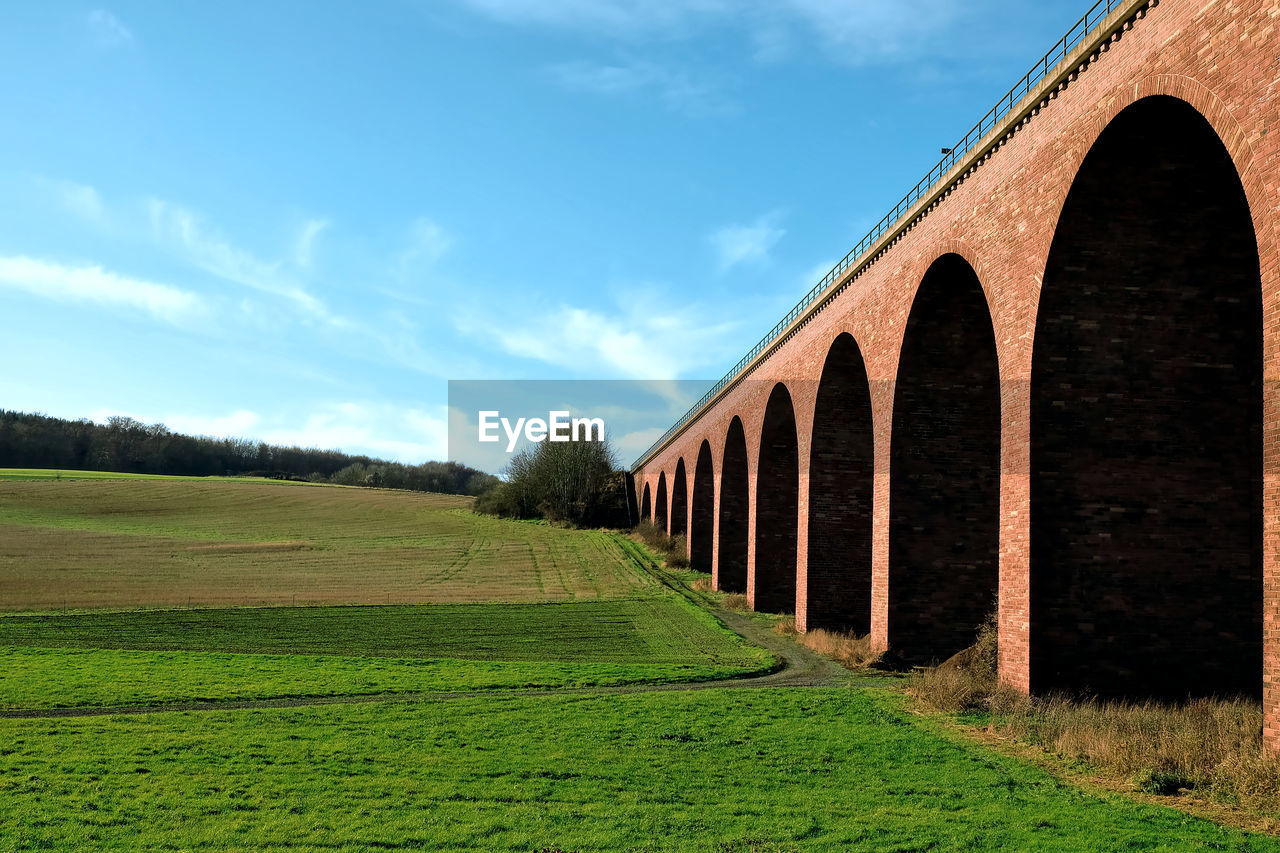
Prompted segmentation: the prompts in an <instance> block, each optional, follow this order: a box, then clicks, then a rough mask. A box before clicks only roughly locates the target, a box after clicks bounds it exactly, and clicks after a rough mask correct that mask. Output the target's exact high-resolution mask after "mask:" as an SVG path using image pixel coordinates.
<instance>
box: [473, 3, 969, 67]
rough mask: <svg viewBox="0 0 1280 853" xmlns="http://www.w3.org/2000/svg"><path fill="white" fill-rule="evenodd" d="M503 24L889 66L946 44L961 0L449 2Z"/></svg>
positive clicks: (762, 55) (961, 10) (774, 56)
mask: <svg viewBox="0 0 1280 853" xmlns="http://www.w3.org/2000/svg"><path fill="white" fill-rule="evenodd" d="M454 2H455V3H457V4H459V5H461V6H463V7H465V8H467V9H469V10H471V11H472V12H475V13H477V14H480V15H483V16H485V17H488V18H490V19H491V20H494V21H498V22H501V23H504V24H508V25H514V26H531V27H541V28H547V29H557V30H562V31H567V32H574V33H579V34H582V35H586V36H591V37H596V38H608V39H615V40H623V41H626V42H628V43H631V44H635V43H637V42H640V41H644V40H654V39H672V38H688V37H692V36H694V35H697V34H699V33H701V32H703V31H705V30H709V29H713V28H714V29H720V30H727V31H736V32H737V33H738V34H740V35H741V37H742V38H743V40H744V41H745V42H746V43H747V44H749V45H750V46H751V50H750V51H749V52H748V53H749V55H753V56H755V57H756V58H757V59H762V60H769V61H777V60H780V59H784V58H786V57H788V56H791V55H795V54H803V55H805V56H809V55H812V54H813V49H814V48H815V47H817V48H819V49H821V51H822V55H825V56H826V57H827V58H828V59H830V60H832V61H834V62H837V63H840V64H847V65H861V64H868V63H876V62H893V61H901V60H904V59H908V58H912V57H916V56H921V55H926V54H928V53H930V52H933V51H935V50H937V49H939V48H945V47H947V45H946V44H943V43H941V42H940V40H939V39H938V36H939V35H940V34H941V33H944V32H945V31H947V30H948V28H949V27H950V25H951V24H953V23H954V22H955V21H956V19H957V18H959V17H960V15H961V14H962V13H963V14H974V11H975V10H973V9H970V8H968V7H963V6H962V4H961V3H959V2H958V0H916V2H912V3H904V2H902V0H454Z"/></svg>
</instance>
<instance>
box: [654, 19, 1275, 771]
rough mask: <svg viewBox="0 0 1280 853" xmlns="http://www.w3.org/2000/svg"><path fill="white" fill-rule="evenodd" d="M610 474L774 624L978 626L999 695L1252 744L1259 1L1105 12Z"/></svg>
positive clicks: (1259, 501) (1268, 287)
mask: <svg viewBox="0 0 1280 853" xmlns="http://www.w3.org/2000/svg"><path fill="white" fill-rule="evenodd" d="M1110 6H1112V7H1115V8H1114V9H1113V10H1112V11H1110V12H1106V8H1104V12H1106V14H1105V16H1104V17H1103V18H1102V20H1101V23H1100V24H1099V25H1098V26H1097V27H1094V28H1092V29H1091V30H1090V31H1089V33H1088V35H1087V36H1086V37H1084V38H1083V39H1082V40H1081V41H1079V42H1078V43H1076V44H1074V45H1072V46H1070V48H1069V49H1068V50H1067V51H1066V54H1065V58H1063V59H1062V61H1061V62H1059V63H1057V64H1056V66H1053V67H1051V68H1050V69H1049V71H1048V73H1047V74H1046V75H1045V77H1044V78H1043V79H1042V80H1041V81H1039V82H1038V83H1037V84H1035V85H1034V86H1032V87H1031V88H1030V89H1029V91H1028V92H1027V94H1026V96H1025V97H1022V98H1021V99H1019V100H1018V101H1017V103H1016V105H1015V106H1014V107H1013V108H1012V109H1011V110H1010V111H1009V112H1008V114H1007V115H1006V116H1004V117H1003V118H1002V119H1001V121H1000V122H998V123H997V125H996V126H995V127H994V128H993V129H992V130H991V131H990V132H988V133H986V134H984V135H983V136H982V138H981V141H980V142H978V143H977V144H976V145H975V146H973V147H972V148H971V149H970V150H968V151H967V152H965V154H964V156H963V157H962V158H961V159H959V160H957V161H956V163H955V165H954V166H953V167H952V168H950V170H949V171H947V172H946V173H945V174H944V175H943V176H942V178H941V180H939V181H938V182H937V183H935V184H933V185H932V188H931V189H930V190H929V192H928V193H927V194H926V195H924V197H922V198H921V199H920V200H919V201H918V203H916V204H914V205H913V206H912V207H911V208H910V209H908V210H907V211H906V212H905V213H904V214H903V215H902V216H901V217H899V218H897V219H896V220H895V222H894V223H893V224H892V226H891V227H890V228H888V230H886V231H885V233H884V234H883V235H882V236H880V237H879V239H878V240H877V241H876V242H875V243H874V244H872V245H871V246H870V248H869V249H868V250H867V251H866V252H864V253H862V254H861V255H860V256H859V258H858V259H857V260H856V262H854V263H852V265H850V266H849V268H848V269H847V270H846V271H844V273H843V274H842V275H840V276H838V277H837V278H836V279H835V280H834V281H833V282H832V283H831V284H830V286H829V287H827V288H826V289H825V290H824V291H823V292H822V293H821V294H820V296H819V297H818V298H817V299H815V300H814V301H813V302H812V303H811V304H810V305H808V306H807V307H806V308H805V309H804V310H803V311H801V312H799V314H798V316H796V317H795V319H794V320H793V321H792V322H790V323H789V325H787V326H786V327H785V328H784V329H783V331H782V332H781V333H780V334H779V335H777V337H776V339H775V340H774V341H773V342H772V343H770V344H769V345H768V346H765V347H764V348H763V350H762V351H761V352H760V353H759V354H758V355H756V356H755V357H754V358H753V359H752V360H751V361H750V362H748V363H747V364H746V365H745V367H743V368H742V369H740V370H738V371H737V373H736V375H735V376H734V377H733V378H732V379H731V380H730V381H729V382H728V383H727V384H725V386H724V387H723V388H721V389H720V390H719V391H718V392H716V393H715V394H714V395H713V396H711V397H710V399H708V400H707V401H706V402H704V403H703V404H702V405H700V407H698V409H697V410H696V411H695V412H694V413H692V415H691V416H690V417H689V419H688V420H687V421H686V422H684V423H683V424H682V425H680V426H679V427H678V428H677V429H675V430H673V431H672V432H671V433H669V434H668V436H667V437H665V438H664V439H663V440H662V441H660V442H659V444H658V445H655V447H654V448H653V449H652V450H650V451H649V452H648V453H646V454H645V456H644V457H642V458H641V459H640V460H638V461H637V463H636V465H635V466H634V469H633V472H632V473H633V475H634V478H635V484H636V487H637V499H638V501H639V502H640V509H641V511H642V513H643V514H644V515H645V516H646V517H651V518H655V519H657V520H658V521H659V522H660V523H662V524H664V525H667V526H668V527H669V529H670V530H671V532H672V533H687V534H688V536H689V550H690V558H691V560H692V561H693V562H694V564H695V566H696V567H699V568H702V569H705V570H709V571H710V572H711V574H712V576H713V581H714V583H715V584H716V586H717V587H718V588H720V589H724V590H736V591H742V592H745V593H746V594H747V595H748V597H749V598H750V600H751V603H752V606H753V607H755V608H756V609H757V610H770V611H791V610H794V611H795V613H796V621H797V624H798V626H799V627H800V628H801V630H807V629H812V628H814V627H828V628H841V629H848V630H853V631H856V632H859V633H870V634H871V636H872V638H873V640H874V641H875V642H876V643H878V644H879V645H881V646H882V647H886V648H892V649H893V650H894V651H895V652H896V653H897V654H899V655H900V656H901V657H902V658H903V659H905V660H927V659H938V658H942V657H945V656H948V655H950V654H952V653H954V652H956V651H957V650H959V649H961V648H963V647H965V646H967V645H968V644H969V643H970V642H971V641H972V638H973V636H974V631H975V627H976V626H977V625H978V624H979V623H980V622H981V621H982V620H983V618H984V616H986V615H987V614H988V613H989V612H991V611H992V610H993V609H994V610H996V611H997V612H998V621H999V637H1000V643H999V646H1000V675H1001V678H1002V679H1003V680H1004V681H1005V682H1006V683H1008V684H1010V685H1012V686H1014V687H1016V688H1019V689H1021V690H1024V691H1037V692H1038V691H1049V690H1058V689H1063V690H1087V691H1090V692H1092V693H1095V694H1098V695H1102V696H1130V697H1163V698H1185V697H1187V696H1188V695H1209V694H1224V693H1246V694H1252V695H1255V696H1261V697H1262V699H1263V704H1264V710H1265V723H1264V736H1265V738H1266V740H1267V743H1268V745H1269V746H1270V747H1271V748H1272V749H1280V564H1278V563H1277V559H1278V558H1280V394H1278V393H1277V384H1276V380H1277V378H1280V266H1278V256H1277V242H1276V223H1277V212H1278V210H1280V29H1278V27H1280V0H1207V2H1206V0H1116V2H1113V3H1111V4H1110Z"/></svg>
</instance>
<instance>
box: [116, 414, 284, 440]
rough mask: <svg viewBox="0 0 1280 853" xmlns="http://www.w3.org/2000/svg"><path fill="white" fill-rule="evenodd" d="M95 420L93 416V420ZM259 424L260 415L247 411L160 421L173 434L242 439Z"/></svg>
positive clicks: (167, 418) (177, 417)
mask: <svg viewBox="0 0 1280 853" xmlns="http://www.w3.org/2000/svg"><path fill="white" fill-rule="evenodd" d="M97 419H98V418H97V417H96V416H95V418H94V420H97ZM261 422H262V416H261V415H259V414H258V413H257V412H251V411H248V410H247V409H240V410H238V411H235V412H232V413H231V414H229V415H212V416H210V415H189V414H188V415H169V416H168V417H166V418H164V419H163V421H162V423H164V425H165V426H167V427H169V429H171V430H173V431H174V432H180V433H184V434H185V435H208V436H212V437H213V438H243V437H246V436H248V435H251V434H252V433H253V431H254V429H256V428H257V426H258V424H259V423H261Z"/></svg>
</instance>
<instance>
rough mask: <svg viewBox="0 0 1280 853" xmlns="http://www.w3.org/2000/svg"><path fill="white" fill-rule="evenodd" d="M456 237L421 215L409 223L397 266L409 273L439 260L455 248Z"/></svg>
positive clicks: (403, 271) (404, 273)
mask: <svg viewBox="0 0 1280 853" xmlns="http://www.w3.org/2000/svg"><path fill="white" fill-rule="evenodd" d="M453 243H454V237H453V235H452V234H450V233H449V232H448V231H446V230H445V229H444V227H443V226H441V225H440V224H439V223H437V222H433V221H432V220H430V219H427V218H426V217H425V216H419V217H418V218H416V219H414V220H413V222H411V223H410V224H409V234H408V239H407V240H406V243H405V247H404V249H402V250H401V251H400V253H399V254H398V255H397V256H396V268H397V271H398V272H399V273H400V274H401V275H408V274H410V273H412V272H413V270H414V269H415V268H417V267H421V266H431V265H433V264H436V263H438V262H439V260H440V259H441V258H443V257H444V256H445V254H446V253H447V252H448V251H449V250H450V249H451V248H453Z"/></svg>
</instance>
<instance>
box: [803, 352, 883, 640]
mask: <svg viewBox="0 0 1280 853" xmlns="http://www.w3.org/2000/svg"><path fill="white" fill-rule="evenodd" d="M810 448H811V449H810V451H809V548H808V554H809V565H808V589H807V595H806V612H805V620H806V627H808V628H827V629H832V630H841V631H852V632H854V633H856V634H867V633H870V631H871V521H872V516H871V509H872V501H873V497H874V484H875V480H874V474H875V432H874V427H873V425H872V418H871V388H870V385H869V384H868V383H867V368H866V365H865V364H864V363H863V360H862V351H861V350H860V349H859V348H858V344H857V342H856V341H854V339H853V336H852V335H850V334H848V333H845V334H842V335H840V336H839V337H837V338H836V339H835V341H834V342H833V343H832V344H831V347H830V349H828V350H827V358H826V362H825V363H824V365H823V368H822V378H821V380H820V381H819V383H818V397H817V402H816V405H815V407H814V418H813V441H812V443H811V445H810Z"/></svg>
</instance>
